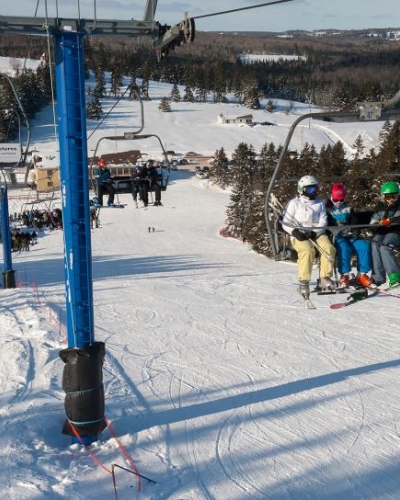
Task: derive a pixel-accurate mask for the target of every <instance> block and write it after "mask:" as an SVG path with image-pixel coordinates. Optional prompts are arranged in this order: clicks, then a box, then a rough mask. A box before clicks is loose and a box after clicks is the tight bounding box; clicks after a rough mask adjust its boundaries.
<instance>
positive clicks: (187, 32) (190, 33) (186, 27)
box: [182, 17, 196, 43]
mask: <svg viewBox="0 0 400 500" xmlns="http://www.w3.org/2000/svg"><path fill="white" fill-rule="evenodd" d="M182 31H183V37H184V40H185V43H189V42H193V41H194V37H195V33H196V27H195V22H194V19H193V18H191V17H185V20H184V21H183V22H182Z"/></svg>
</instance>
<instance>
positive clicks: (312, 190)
mask: <svg viewBox="0 0 400 500" xmlns="http://www.w3.org/2000/svg"><path fill="white" fill-rule="evenodd" d="M317 193H318V186H306V187H305V188H304V189H303V194H305V195H306V196H313V195H315V194H317Z"/></svg>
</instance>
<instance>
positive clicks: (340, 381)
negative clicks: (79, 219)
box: [0, 82, 400, 500]
mask: <svg viewBox="0 0 400 500" xmlns="http://www.w3.org/2000/svg"><path fill="white" fill-rule="evenodd" d="M169 91H170V86H166V85H159V84H156V83H154V82H153V83H152V84H151V87H150V96H151V98H152V101H150V102H146V103H145V129H144V133H157V132H160V130H161V132H162V134H161V132H160V135H161V136H162V138H163V142H165V143H168V144H170V143H171V144H172V143H175V142H176V141H178V138H177V136H176V132H177V130H176V129H178V131H179V134H180V146H181V148H180V149H181V151H182V152H187V151H188V150H198V151H204V152H205V151H207V150H209V149H212V148H211V144H212V145H213V147H214V144H215V142H214V141H215V140H216V139H215V138H216V136H217V137H218V140H219V142H220V144H221V145H222V144H225V145H226V146H227V147H228V145H229V144H231V145H233V143H234V142H235V141H236V144H237V143H238V142H240V140H242V139H243V138H245V139H246V141H248V140H249V139H250V137H251V136H250V135H247V133H253V136H252V137H253V138H254V139H255V140H259V139H257V137H258V133H259V132H260V131H261V130H262V131H263V132H262V133H263V134H264V138H268V133H271V134H272V133H274V134H278V132H279V134H280V135H279V136H278V135H276V136H275V135H274V137H276V141H277V142H279V141H281V142H282V141H283V140H284V138H285V136H286V133H287V130H288V123H289V122H290V121H293V120H295V119H296V118H297V117H298V116H299V114H298V113H300V112H303V111H304V107H301V106H295V107H293V108H292V110H291V111H290V112H287V110H286V111H285V109H284V107H283V103H282V108H280V109H278V110H277V111H276V112H275V114H274V116H273V119H274V120H275V121H276V123H277V125H276V127H267V131H268V132H267V131H265V127H254V128H248V129H247V128H241V127H237V126H233V125H228V126H222V125H217V124H216V123H215V121H216V115H217V114H218V112H220V110H221V109H225V108H224V107H221V106H219V105H214V104H207V103H206V104H202V105H190V107H185V106H183V105H177V107H176V108H175V109H174V110H173V111H172V112H171V113H165V114H162V115H160V113H159V112H158V111H157V105H158V103H159V99H160V97H161V96H162V95H166V94H167V93H168V92H169ZM112 104H114V101H110V102H108V104H107V101H106V102H105V103H104V105H105V106H107V105H108V106H111V105H112ZM264 116H265V112H264ZM117 117H118V118H117ZM193 117H196V119H195V120H194V119H193ZM268 117H269V118H270V119H271V118H272V117H271V115H268ZM135 118H137V115H135V113H134V112H133V111H132V103H131V102H128V101H127V102H121V103H120V106H119V109H117V108H116V109H115V110H114V114H113V115H112V116H111V117H110V118H109V119H108V120H106V121H105V122H104V124H103V127H102V130H100V131H99V134H100V135H99V136H97V137H95V135H93V136H92V138H91V139H90V140H89V149H92V148H93V145H94V144H96V142H97V141H98V140H99V137H104V136H108V135H109V134H110V131H113V130H114V128H115V126H116V124H118V127H120V128H121V130H131V127H132V121H133V120H134V119H135ZM167 120H168V121H167ZM160 121H161V122H162V124H163V125H162V126H161V128H160V129H157V126H159V122H160ZM194 124H196V126H193V125H194ZM95 125H96V124H95V123H94V122H88V134H89V135H90V133H91V131H92V128H93V127H94V126H95ZM371 127H372V128H375V133H372V129H371V130H369V132H366V129H365V124H362V125H361V124H360V125H354V124H352V125H351V124H347V125H345V128H342V129H340V130H338V129H334V130H333V129H330V128H328V127H324V129H321V128H319V127H318V126H316V127H314V126H311V127H310V128H308V126H307V127H305V130H307V137H309V138H310V139H311V140H313V141H314V142H315V143H316V144H317V145H318V144H321V143H322V141H323V140H324V141H325V143H329V142H330V141H331V140H332V137H339V136H340V137H342V138H344V140H345V142H347V143H348V142H350V143H351V139H350V138H351V137H356V136H357V135H358V134H363V135H364V136H365V137H367V136H368V137H369V140H370V141H371V142H373V141H375V145H377V135H378V124H373V125H371ZM31 130H32V146H31V147H32V149H33V148H35V149H36V150H37V151H38V152H46V151H47V152H49V151H52V152H53V153H55V152H56V151H57V143H55V142H54V137H53V135H52V133H53V124H52V115H51V109H46V110H44V111H43V112H41V113H40V114H38V116H37V118H36V119H35V121H34V122H33V123H32V127H31ZM269 131H270V132H269ZM300 137H301V134H299V135H297V136H296V137H295V138H294V142H296V141H298V140H300ZM374 138H375V139H374ZM103 142H104V143H105V145H104V148H108V151H111V147H113V148H114V147H115V144H114V143H111V144H108V141H103ZM231 147H232V146H231ZM148 153H149V154H151V155H153V154H155V150H154V149H151V148H150V147H149V149H148ZM50 198H51V197H49V196H47V197H46V199H45V200H44V201H43V202H42V203H41V204H37V205H36V206H38V207H39V208H42V209H52V208H54V207H57V206H59V205H60V199H59V194H57V193H55V195H54V197H53V198H51V199H50ZM33 199H36V193H35V192H34V191H30V190H27V189H26V190H23V191H9V211H10V212H11V213H14V212H19V211H20V210H21V209H26V208H29V207H30V206H31V204H30V202H29V200H33ZM118 201H119V202H120V203H121V204H125V208H104V209H103V210H102V211H101V213H100V228H98V229H94V230H93V231H92V240H91V246H92V265H93V290H94V303H93V311H94V320H95V339H96V340H97V341H102V342H105V343H106V359H105V364H104V367H103V377H104V387H105V403H106V417H107V418H108V419H109V421H110V422H111V424H112V429H113V432H112V433H111V432H110V431H109V430H106V431H104V432H103V433H102V434H101V435H100V436H99V441H98V442H96V443H95V444H93V445H92V446H91V448H90V452H89V451H88V450H86V449H84V448H83V447H82V446H81V445H79V444H72V443H71V440H70V438H69V437H66V436H63V435H62V434H61V427H62V424H63V422H64V419H65V411H64V404H63V403H64V396H65V394H64V392H63V390H62V388H61V379H62V371H63V367H64V365H63V363H62V361H61V360H60V358H59V355H58V353H59V351H60V350H61V349H64V348H65V347H67V343H66V322H65V321H66V318H65V285H64V273H63V235H62V231H59V230H53V231H50V230H45V231H43V232H41V233H40V234H39V239H38V243H37V244H36V245H34V246H32V247H31V250H30V251H29V252H22V253H17V254H15V253H13V254H12V259H13V269H14V270H15V272H16V280H17V284H18V288H15V289H2V290H0V331H1V335H0V403H1V404H0V462H1V465H2V466H1V467H0V483H1V485H2V493H1V496H2V498H4V499H5V500H17V499H18V500H28V499H29V500H64V499H65V500H69V499H71V498H73V499H74V500H87V499H88V498H91V499H92V498H95V499H96V500H110V499H111V498H115V495H114V489H113V482H112V476H111V472H110V471H111V468H112V465H113V464H117V465H118V466H119V467H124V468H125V469H130V470H131V469H132V466H131V462H133V463H134V465H135V467H136V468H137V469H138V471H139V473H140V474H142V475H144V476H146V477H147V478H149V479H151V480H153V481H156V483H150V482H148V481H147V480H146V479H143V480H142V481H141V491H140V493H139V492H138V482H137V480H136V478H135V476H134V475H133V474H131V473H129V472H126V471H124V470H123V469H120V468H116V469H115V471H116V484H117V490H118V499H119V500H128V499H129V500H132V499H140V500H360V499H363V500H398V498H399V495H400V474H399V473H398V471H399V467H400V452H399V450H400V427H399V425H400V424H399V422H400V403H399V401H400V393H399V392H400V386H399V383H398V381H399V376H400V357H399V352H400V341H399V328H398V308H399V304H400V303H399V299H398V298H395V297H388V296H382V295H378V296H377V297H374V298H371V299H370V300H367V301H365V302H360V303H359V304H357V305H354V306H351V307H348V308H345V309H341V310H332V309H330V307H329V305H330V304H333V303H336V302H341V301H343V300H345V297H344V296H343V295H338V296H336V295H329V296H318V295H315V294H313V295H312V301H313V302H314V305H315V307H316V309H315V310H308V309H306V308H305V307H304V305H303V299H302V298H301V297H300V296H299V294H298V292H297V283H296V265H295V264H293V263H285V262H274V261H272V260H270V259H268V258H266V257H263V256H261V255H258V254H256V253H255V252H253V251H252V250H251V249H250V248H249V246H248V245H247V244H243V243H242V242H240V241H237V240H234V239H229V238H223V237H222V236H221V235H220V230H221V229H222V228H223V227H224V225H225V216H226V215H225V211H226V207H227V206H228V205H229V203H230V192H229V191H223V190H221V189H219V188H218V187H216V186H213V185H212V184H211V183H210V182H209V181H208V180H204V179H198V178H197V177H196V176H195V175H194V174H193V173H192V172H188V171H185V170H178V171H173V172H172V175H171V179H170V183H169V185H168V187H167V190H166V191H165V192H163V196H162V202H163V206H162V207H154V206H152V205H151V204H150V205H149V207H148V208H147V209H145V208H143V206H142V204H139V208H138V209H137V208H135V205H134V204H133V201H132V199H131V197H130V195H129V194H126V195H119V198H118ZM148 228H154V231H152V230H151V231H150V232H149V229H148ZM24 229H26V228H24V227H21V230H24ZM2 262H3V258H2V246H1V247H0V263H2ZM317 276H318V270H317V269H316V268H315V269H314V270H313V283H315V282H316V279H317ZM115 438H117V439H118V441H119V443H120V444H121V446H120V445H119V444H118V442H117V440H116V439H115ZM128 459H129V460H128Z"/></svg>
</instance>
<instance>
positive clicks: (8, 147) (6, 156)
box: [0, 142, 22, 163]
mask: <svg viewBox="0 0 400 500" xmlns="http://www.w3.org/2000/svg"><path fill="white" fill-rule="evenodd" d="M21 156H22V151H21V145H20V144H17V143H15V142H10V143H7V142H2V143H0V163H18V162H19V161H20V159H21Z"/></svg>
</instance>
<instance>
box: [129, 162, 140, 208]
mask: <svg viewBox="0 0 400 500" xmlns="http://www.w3.org/2000/svg"><path fill="white" fill-rule="evenodd" d="M139 178H140V167H139V166H136V167H135V168H134V169H133V172H132V175H131V182H132V198H133V201H134V202H135V204H136V208H137V207H138V194H139ZM139 199H141V198H140V194H139Z"/></svg>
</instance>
